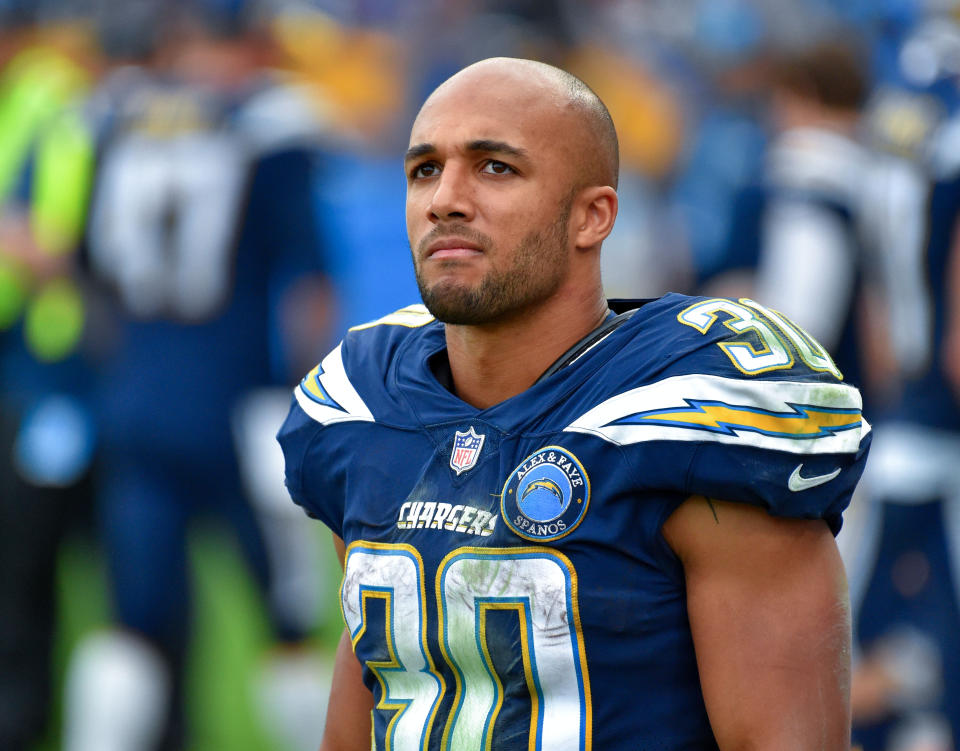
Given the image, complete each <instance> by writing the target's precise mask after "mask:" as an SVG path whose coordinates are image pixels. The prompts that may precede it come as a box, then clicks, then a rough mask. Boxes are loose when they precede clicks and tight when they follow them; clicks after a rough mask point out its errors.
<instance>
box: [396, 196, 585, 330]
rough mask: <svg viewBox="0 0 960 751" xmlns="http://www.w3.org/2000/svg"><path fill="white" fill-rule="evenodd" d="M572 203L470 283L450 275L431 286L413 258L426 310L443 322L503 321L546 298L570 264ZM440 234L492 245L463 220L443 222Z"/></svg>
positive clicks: (467, 324)
mask: <svg viewBox="0 0 960 751" xmlns="http://www.w3.org/2000/svg"><path fill="white" fill-rule="evenodd" d="M571 204H572V201H571V202H569V203H568V204H567V205H566V206H565V207H563V209H562V210H561V211H560V214H559V216H558V217H557V219H556V220H555V221H554V222H553V224H551V225H549V226H548V227H547V228H546V229H545V230H540V231H534V232H531V233H530V234H528V235H526V236H525V237H524V238H523V239H522V240H521V241H520V243H519V244H518V245H517V246H516V248H514V250H513V252H512V254H511V256H512V260H511V262H510V265H509V266H508V267H506V268H504V269H490V270H489V271H488V272H487V273H486V274H485V275H484V276H483V278H482V279H481V280H480V281H479V283H477V284H475V285H472V286H471V285H467V284H464V283H462V282H457V281H453V280H442V281H439V282H436V283H434V284H432V285H430V284H428V282H427V281H426V280H425V279H424V274H423V271H422V269H421V268H420V266H419V265H417V264H416V263H415V264H414V266H415V269H416V275H417V286H418V287H419V288H420V296H421V297H422V298H423V303H424V305H426V306H427V310H429V311H430V313H431V314H432V315H433V316H434V318H436V319H437V320H438V321H442V322H443V323H450V324H455V325H459V326H479V325H483V324H490V323H496V322H498V321H503V320H505V319H508V318H510V317H512V316H513V315H515V314H517V313H520V312H522V311H523V310H526V309H529V308H531V307H534V306H536V305H537V304H538V303H541V302H543V301H544V300H547V299H548V298H549V297H550V296H551V295H553V293H555V292H556V291H557V289H559V287H560V285H561V284H562V282H563V280H564V278H565V277H566V275H567V269H568V267H569V265H570V258H569V256H568V255H567V224H568V220H569V218H570V209H571ZM432 234H433V233H431V234H430V235H427V237H426V238H424V240H423V241H422V242H421V243H420V245H421V247H424V246H426V245H427V244H428V243H429V242H430V241H431V240H432V239H433V237H432V236H431V235H432ZM437 234H438V235H439V234H441V233H439V232H438V233H437ZM442 234H443V235H450V234H452V235H456V236H457V237H462V238H464V239H467V240H470V241H473V242H476V243H477V244H478V245H480V246H481V247H483V248H489V247H491V245H492V243H491V241H490V239H489V238H488V237H486V236H485V235H482V234H480V233H477V232H475V231H473V230H471V229H469V228H468V227H467V226H466V225H458V224H453V225H448V226H445V227H444V228H443V232H442ZM448 263H457V262H456V261H450V262H448Z"/></svg>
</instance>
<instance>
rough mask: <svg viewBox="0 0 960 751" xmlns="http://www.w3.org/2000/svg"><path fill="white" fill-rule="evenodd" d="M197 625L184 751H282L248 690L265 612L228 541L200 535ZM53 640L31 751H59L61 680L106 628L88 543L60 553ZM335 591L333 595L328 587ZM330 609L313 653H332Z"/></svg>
mask: <svg viewBox="0 0 960 751" xmlns="http://www.w3.org/2000/svg"><path fill="white" fill-rule="evenodd" d="M318 534H320V535H321V537H319V538H318V539H319V540H320V542H319V544H321V545H323V546H324V549H325V550H324V552H325V556H326V560H327V562H328V566H327V568H328V570H329V571H330V576H331V577H333V576H336V573H337V572H338V571H339V567H338V565H337V563H336V558H335V556H334V553H333V549H332V545H330V544H329V543H328V542H326V540H328V539H329V536H328V535H322V532H321V531H320V529H319V526H318ZM190 550H191V560H192V564H193V572H194V575H193V583H194V602H195V614H194V618H195V625H194V629H195V630H194V640H193V644H192V646H191V657H190V665H189V671H188V676H187V703H188V710H187V711H188V717H189V723H190V737H189V744H188V749H190V751H224V749H229V750H230V751H280V746H279V745H278V742H277V741H276V740H274V739H271V738H270V737H269V736H268V734H267V732H266V731H265V730H264V728H263V726H262V724H261V723H260V721H259V719H258V715H257V711H256V707H255V705H254V702H253V700H252V693H251V686H252V681H253V679H254V678H255V676H256V673H257V669H258V666H259V664H260V660H261V659H262V658H263V656H264V655H265V654H266V653H267V651H268V650H269V648H270V635H269V628H268V624H267V620H266V618H265V615H264V611H263V607H262V605H261V604H260V599H259V596H258V594H257V592H256V589H255V588H254V586H253V584H252V581H251V579H250V578H249V576H248V575H247V573H246V569H245V568H244V565H243V562H242V561H241V559H240V557H239V555H238V554H237V553H236V551H235V549H234V548H233V546H232V545H231V544H230V542H229V541H228V540H227V538H226V537H224V536H221V535H217V534H215V533H212V532H210V531H208V530H202V531H201V532H200V533H196V534H194V535H193V536H192V538H191V547H190ZM58 588H59V610H60V616H59V620H58V627H59V628H58V635H57V641H56V645H55V649H54V665H55V671H56V675H55V678H56V685H57V687H58V690H57V693H56V695H55V696H54V697H53V700H54V706H53V710H54V711H53V716H54V722H53V723H52V724H51V727H50V730H49V732H48V734H47V736H48V737H47V740H46V741H45V742H44V743H42V744H41V745H39V746H38V747H37V751H58V750H59V748H60V745H61V744H60V735H61V721H60V719H61V712H62V704H61V696H60V687H61V686H62V681H63V675H64V672H65V668H66V664H67V660H68V657H69V654H70V651H71V649H72V648H73V646H74V645H75V644H76V643H77V641H78V640H79V639H80V638H81V637H82V636H83V635H84V634H86V633H88V632H90V631H91V630H94V629H97V628H103V627H106V626H107V625H109V606H108V602H107V595H106V591H105V586H104V571H103V565H102V561H101V559H100V556H99V553H98V551H97V549H96V547H95V546H94V545H93V543H91V542H90V541H89V540H86V539H82V538H79V539H72V540H71V541H70V542H69V543H68V544H67V545H66V546H65V547H64V549H63V551H62V553H61V559H60V562H59V571H58ZM330 591H333V592H335V591H336V588H335V587H331V588H330ZM336 608H337V605H336V602H335V601H334V602H331V603H329V604H328V607H327V609H326V611H325V613H326V617H324V618H322V619H321V623H320V626H319V627H318V631H317V633H316V635H315V638H314V641H315V643H316V646H317V647H318V648H320V649H322V650H323V651H324V652H326V653H329V654H330V655H331V659H332V654H333V649H334V648H335V645H336V640H337V638H338V637H339V634H340V630H341V629H342V621H341V619H340V612H339V610H337V609H336Z"/></svg>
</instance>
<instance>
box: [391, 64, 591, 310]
mask: <svg viewBox="0 0 960 751" xmlns="http://www.w3.org/2000/svg"><path fill="white" fill-rule="evenodd" d="M480 78H481V80H477V79H476V78H474V79H473V80H469V81H463V82H462V85H456V86H452V87H448V88H446V89H445V90H442V91H440V92H438V93H437V94H435V95H434V96H433V97H432V98H431V100H430V101H428V103H427V104H426V105H425V106H424V108H423V109H422V110H421V112H420V115H419V116H418V117H417V120H416V122H415V123H414V126H413V131H412V133H411V137H410V150H409V151H408V154H407V159H406V165H405V166H406V170H407V232H408V235H409V239H410V247H411V250H412V253H413V262H414V268H415V271H416V275H417V283H418V285H419V287H420V293H421V295H422V297H423V301H424V303H425V304H426V306H427V308H428V309H429V310H430V312H431V313H433V315H435V316H436V317H437V318H438V319H439V320H441V321H444V322H446V323H453V324H464V325H481V324H487V323H496V322H498V321H502V320H506V319H508V318H509V317H511V316H514V315H516V314H518V313H522V312H523V311H524V310H527V309H530V308H532V307H535V306H536V305H537V304H538V303H541V302H543V301H544V300H546V299H548V298H549V297H550V296H551V295H553V294H554V293H555V292H556V291H557V289H558V288H559V287H560V285H561V284H562V283H563V281H564V280H565V278H566V275H567V273H568V269H569V262H570V252H571V243H570V235H569V228H568V220H569V216H570V208H571V204H572V199H573V193H572V184H573V181H572V178H571V175H572V174H573V173H572V164H571V162H572V156H573V155H571V154H569V153H567V151H566V143H567V142H568V141H569V140H570V139H569V138H565V137H564V135H565V134H564V133H563V132H562V131H563V124H564V123H563V121H564V119H565V118H563V116H562V112H561V110H560V109H559V108H558V106H557V105H556V103H555V102H552V101H550V100H547V101H544V100H543V99H542V97H539V98H538V96H537V93H536V89H535V88H533V89H531V88H530V86H529V84H526V85H525V84H524V82H522V81H520V82H510V83H508V84H505V83H504V81H503V80H502V79H495V80H489V81H487V82H486V83H485V82H484V81H483V80H482V77H480Z"/></svg>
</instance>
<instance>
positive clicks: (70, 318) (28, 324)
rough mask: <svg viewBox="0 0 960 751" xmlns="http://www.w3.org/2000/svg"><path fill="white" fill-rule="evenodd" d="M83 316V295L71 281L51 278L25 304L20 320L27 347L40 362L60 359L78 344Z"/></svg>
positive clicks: (84, 316)
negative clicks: (21, 320) (22, 317)
mask: <svg viewBox="0 0 960 751" xmlns="http://www.w3.org/2000/svg"><path fill="white" fill-rule="evenodd" d="M85 319H86V315H85V312H84V304H83V297H82V296H81V295H80V291H79V290H78V289H77V287H76V285H75V284H74V283H73V281H72V280H70V279H65V278H60V279H54V280H53V281H51V282H49V283H47V284H46V285H44V287H43V288H42V289H40V290H39V291H38V292H37V293H36V294H34V296H33V297H32V298H31V299H30V302H29V303H28V304H27V310H26V314H25V315H24V322H23V324H24V339H25V340H26V342H27V347H28V348H29V349H30V352H31V353H32V354H33V356H34V357H36V358H37V359H38V360H40V361H41V362H56V361H57V360H62V359H63V358H64V357H66V356H67V355H69V354H70V353H71V352H73V350H74V349H75V348H76V346H77V344H78V343H79V340H80V337H81V336H82V335H83V326H84V321H85Z"/></svg>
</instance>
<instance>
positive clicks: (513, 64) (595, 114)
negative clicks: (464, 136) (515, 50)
mask: <svg viewBox="0 0 960 751" xmlns="http://www.w3.org/2000/svg"><path fill="white" fill-rule="evenodd" d="M462 87H466V88H474V87H478V88H479V87H482V88H484V89H485V90H486V91H493V92H496V91H503V92H504V95H509V94H511V93H513V92H522V93H523V95H524V96H525V97H528V98H529V100H530V104H531V106H534V105H536V104H540V105H544V106H551V107H554V108H556V110H557V115H558V116H559V117H564V118H568V119H569V121H570V122H569V125H570V127H567V128H563V129H562V133H563V134H565V135H566V136H567V137H568V139H569V140H570V141H571V144H570V146H571V149H570V152H571V155H572V156H573V157H574V158H575V159H576V161H577V165H576V171H575V172H576V174H575V179H576V181H577V183H578V184H577V185H575V186H574V187H576V188H581V187H587V186H590V185H609V186H611V187H613V188H616V187H617V180H618V175H619V172H620V147H619V144H618V141H617V131H616V128H615V127H614V124H613V118H611V117H610V113H609V112H608V111H607V108H606V105H604V103H603V102H602V101H601V99H600V97H598V96H597V95H596V93H595V92H594V91H593V89H591V88H590V87H589V86H587V84H586V83H584V82H583V81H582V80H580V79H579V78H577V77H576V76H575V75H573V74H572V73H568V72H567V71H565V70H561V69H560V68H556V67H554V66H552V65H547V64H546V63H541V62H537V61H535V60H522V59H519V58H510V57H494V58H490V59H487V60H481V61H480V62H477V63H474V64H473V65H470V66H468V67H466V68H464V69H463V70H461V71H459V72H458V73H456V74H454V75H453V76H451V77H450V78H448V79H447V80H446V81H444V82H443V83H442V84H440V86H438V87H437V88H436V89H435V90H434V92H433V93H432V94H431V95H430V96H429V97H428V98H427V101H426V102H424V104H423V107H422V108H421V112H423V111H424V110H426V109H428V108H429V107H430V105H431V103H433V102H434V101H436V100H437V99H440V98H442V97H443V96H444V95H446V94H449V93H451V92H453V91H456V90H459V89H461V88H462Z"/></svg>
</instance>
